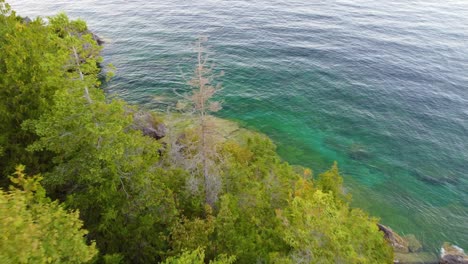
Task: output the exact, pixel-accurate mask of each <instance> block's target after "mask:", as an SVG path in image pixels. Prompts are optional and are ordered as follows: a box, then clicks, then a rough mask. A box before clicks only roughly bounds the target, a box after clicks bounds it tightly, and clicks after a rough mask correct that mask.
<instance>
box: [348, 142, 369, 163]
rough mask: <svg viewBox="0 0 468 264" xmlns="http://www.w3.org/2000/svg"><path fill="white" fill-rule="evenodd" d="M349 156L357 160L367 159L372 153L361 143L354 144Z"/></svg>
mask: <svg viewBox="0 0 468 264" xmlns="http://www.w3.org/2000/svg"><path fill="white" fill-rule="evenodd" d="M348 154H349V156H350V157H351V158H352V159H355V160H365V159H369V158H370V157H371V154H370V153H369V152H368V151H367V150H366V149H364V147H362V146H361V145H358V144H353V145H352V146H351V148H350V149H349V151H348Z"/></svg>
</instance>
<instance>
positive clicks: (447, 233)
mask: <svg viewBox="0 0 468 264" xmlns="http://www.w3.org/2000/svg"><path fill="white" fill-rule="evenodd" d="M9 2H10V3H11V4H12V6H13V8H14V9H16V10H17V11H18V13H19V14H21V15H28V16H36V15H43V16H46V15H52V14H55V13H56V12H58V11H65V12H67V13H68V14H69V15H70V16H71V17H73V18H78V17H81V18H83V19H85V20H86V21H87V22H88V25H89V27H90V28H91V29H92V30H93V31H95V32H96V33H97V34H98V35H100V36H101V37H103V38H104V39H106V40H107V43H106V44H105V49H104V54H103V55H104V57H105V59H106V62H111V63H113V64H114V65H115V66H116V67H117V69H118V72H117V77H116V78H115V79H114V80H113V81H112V82H111V83H110V84H109V85H108V86H107V87H106V89H107V91H109V92H110V93H113V94H116V95H118V96H120V97H122V98H124V99H126V100H127V101H129V102H131V103H136V104H140V105H144V106H146V107H148V108H162V107H166V104H165V103H168V102H169V103H173V102H174V98H175V96H174V93H173V89H180V90H183V89H186V88H187V87H186V86H185V82H184V80H183V76H184V75H187V74H188V75H190V73H191V71H192V68H193V65H194V62H195V60H194V59H195V57H194V52H193V50H192V49H191V44H192V43H193V41H194V40H195V39H196V38H197V37H198V36H200V35H206V36H209V42H208V44H209V51H210V53H211V54H210V56H211V58H212V59H213V61H215V63H216V68H217V69H219V70H224V71H225V73H226V74H225V76H224V77H222V81H223V83H224V90H223V91H222V93H221V95H220V98H221V99H222V100H224V109H223V110H222V111H221V112H219V113H218V115H219V116H221V117H225V118H229V119H233V120H237V121H239V122H240V123H242V124H243V125H245V126H247V127H250V128H253V129H257V130H259V131H261V132H264V133H266V134H268V135H269V136H270V137H272V138H273V139H274V140H275V142H276V143H277V145H278V150H279V152H280V154H281V155H282V157H283V158H284V159H286V160H288V161H290V162H291V163H295V164H301V165H306V166H310V167H312V168H313V169H314V171H315V172H320V171H323V170H325V169H326V168H327V167H329V166H330V165H331V164H332V162H333V161H334V160H336V161H338V163H339V165H340V168H341V170H342V172H343V174H344V177H345V184H346V187H347V188H348V189H350V190H351V192H352V193H353V197H354V205H356V206H359V207H362V208H364V209H366V210H368V211H369V212H370V213H371V214H373V215H375V216H377V217H380V218H381V219H382V222H383V223H384V224H387V225H390V226H391V227H393V229H395V230H397V231H399V232H401V233H403V234H409V233H413V234H415V235H416V236H417V237H418V238H419V239H420V240H421V241H422V242H423V243H424V245H425V247H426V249H427V250H430V251H435V250H437V248H438V247H439V246H440V245H441V244H442V242H443V241H449V242H452V243H455V244H458V245H459V246H461V247H463V248H465V249H468V2H466V1H444V2H442V1H439V0H427V1H414V0H395V1H363V0H357V1H347V0H337V1H306V0H290V1H278V0H270V1H265V0H261V1H255V2H254V1H246V0H244V1H240V0H239V1H238V0H236V1H215V0H201V1H197V2H196V3H190V2H188V1H182V0H168V1H143V0H135V1H123V0H120V1H111V0H100V1H96V0H85V1H73V2H71V1H64V0H58V1H52V0H42V1H40V3H38V1H33V0H22V1H21V0H14V1H11V0H10V1H9Z"/></svg>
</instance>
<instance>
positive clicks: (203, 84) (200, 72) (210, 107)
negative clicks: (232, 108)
mask: <svg viewBox="0 0 468 264" xmlns="http://www.w3.org/2000/svg"><path fill="white" fill-rule="evenodd" d="M206 41H207V38H206V37H200V38H199V39H198V40H197V42H196V44H195V50H196V52H197V63H196V67H195V71H194V74H193V77H192V78H191V79H190V80H189V81H188V84H189V85H190V86H191V87H192V90H191V95H190V96H184V95H181V96H182V97H183V98H185V100H184V102H179V103H178V109H184V108H186V107H187V104H188V105H189V106H190V114H194V115H195V117H196V120H197V121H196V123H197V127H196V128H195V129H194V130H192V131H186V136H189V137H191V138H190V139H189V140H188V141H186V143H188V144H187V146H186V147H185V148H186V150H187V149H188V150H189V151H186V154H188V155H185V159H187V161H188V162H186V164H187V166H186V168H187V169H189V170H190V171H191V172H192V173H193V175H194V176H195V177H196V176H198V175H199V176H201V177H202V178H203V189H204V194H205V195H204V196H205V201H204V202H205V203H207V204H209V205H210V206H212V207H214V206H215V203H216V202H217V200H218V196H219V192H220V190H221V178H220V175H219V173H220V172H219V167H218V166H217V161H218V159H219V157H218V155H217V151H216V145H217V140H216V137H214V136H213V135H214V134H216V128H215V124H214V122H213V121H212V117H211V116H210V113H214V112H217V111H219V110H220V109H221V103H220V102H219V101H215V100H213V97H214V95H215V94H216V93H218V92H219V91H220V90H221V83H216V81H215V78H216V77H218V76H221V75H223V73H222V72H221V74H219V75H215V74H214V73H213V65H212V64H211V65H210V64H209V58H208V55H207V53H206V49H205V48H204V46H203V44H204V43H205V42H206ZM193 143H195V145H194V146H192V145H190V144H193ZM175 148H177V147H176V146H175ZM190 150H193V151H190Z"/></svg>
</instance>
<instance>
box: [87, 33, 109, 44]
mask: <svg viewBox="0 0 468 264" xmlns="http://www.w3.org/2000/svg"><path fill="white" fill-rule="evenodd" d="M90 33H91V36H93V39H94V40H95V41H96V43H97V44H98V45H99V46H102V44H104V43H105V42H104V40H103V39H102V38H100V37H99V36H98V35H96V34H94V33H93V32H90Z"/></svg>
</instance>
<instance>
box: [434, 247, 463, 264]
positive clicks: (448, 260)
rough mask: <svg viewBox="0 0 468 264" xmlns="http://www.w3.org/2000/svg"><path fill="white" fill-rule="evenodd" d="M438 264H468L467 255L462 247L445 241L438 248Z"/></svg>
mask: <svg viewBox="0 0 468 264" xmlns="http://www.w3.org/2000/svg"><path fill="white" fill-rule="evenodd" d="M439 263H440V264H468V255H466V254H465V252H464V251H463V249H461V248H459V247H457V246H455V245H452V244H450V243H447V242H445V243H444V244H443V245H442V248H441V249H440V262H439Z"/></svg>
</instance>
